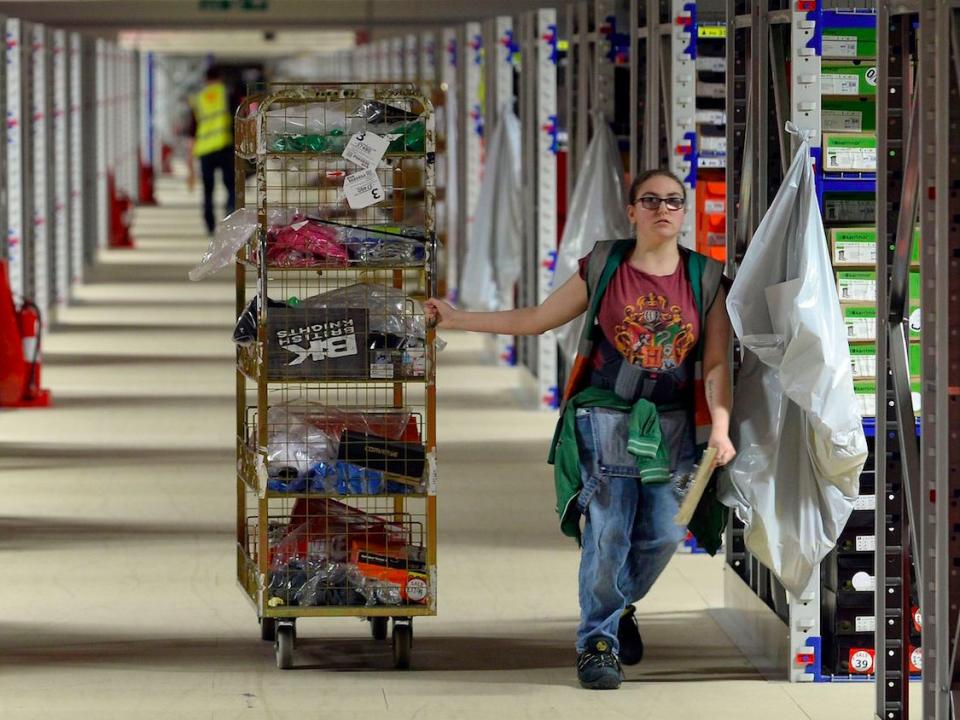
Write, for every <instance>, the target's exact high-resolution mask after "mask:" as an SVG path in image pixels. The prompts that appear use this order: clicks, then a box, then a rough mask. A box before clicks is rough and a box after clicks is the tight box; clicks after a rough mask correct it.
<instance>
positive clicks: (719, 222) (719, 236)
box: [697, 171, 727, 262]
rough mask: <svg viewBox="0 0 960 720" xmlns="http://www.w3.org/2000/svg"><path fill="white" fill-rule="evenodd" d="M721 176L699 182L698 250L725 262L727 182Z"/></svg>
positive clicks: (719, 174) (721, 174) (720, 174)
mask: <svg viewBox="0 0 960 720" xmlns="http://www.w3.org/2000/svg"><path fill="white" fill-rule="evenodd" d="M718 176H719V177H720V178H721V179H719V180H713V179H710V178H709V177H706V178H704V177H702V176H701V179H700V180H699V181H698V182H697V252H701V253H703V254H704V255H708V256H709V257H712V258H713V259H714V260H719V261H720V262H725V261H726V259H727V206H726V202H727V201H726V196H727V184H726V182H725V181H724V180H723V179H722V178H723V172H722V171H721V172H720V173H718Z"/></svg>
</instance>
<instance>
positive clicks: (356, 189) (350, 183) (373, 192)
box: [343, 169, 384, 210]
mask: <svg viewBox="0 0 960 720" xmlns="http://www.w3.org/2000/svg"><path fill="white" fill-rule="evenodd" d="M343 193H344V195H345V196H346V198H347V204H348V205H350V207H351V209H353V210H362V209H363V208H365V207H370V206H371V205H376V204H377V203H378V202H382V201H383V197H384V192H383V185H381V184H380V178H379V177H377V171H376V170H373V169H367V170H361V171H360V172H356V173H353V175H347V177H346V178H344V180H343Z"/></svg>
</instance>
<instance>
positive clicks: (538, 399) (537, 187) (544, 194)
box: [511, 9, 560, 410]
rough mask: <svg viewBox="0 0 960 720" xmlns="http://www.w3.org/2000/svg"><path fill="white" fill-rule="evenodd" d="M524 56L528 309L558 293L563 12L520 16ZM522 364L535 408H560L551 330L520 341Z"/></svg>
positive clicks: (522, 298) (523, 281)
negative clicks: (559, 19)
mask: <svg viewBox="0 0 960 720" xmlns="http://www.w3.org/2000/svg"><path fill="white" fill-rule="evenodd" d="M511 42H515V43H516V44H517V45H518V49H519V52H520V55H521V57H522V58H525V60H524V61H523V62H522V63H521V68H520V77H519V94H520V103H519V104H520V113H519V115H520V124H521V128H522V141H521V144H522V153H523V154H522V158H523V163H522V172H523V177H522V182H521V184H522V186H523V192H524V196H523V203H522V204H523V209H524V219H523V228H524V232H523V236H524V238H523V270H522V274H521V278H520V282H519V286H518V298H519V303H520V305H522V306H533V305H537V304H539V303H541V302H543V301H544V300H546V298H547V296H549V294H550V292H551V291H552V290H553V287H552V284H553V272H554V267H555V265H556V259H557V243H558V232H557V226H558V219H557V211H558V196H557V193H558V174H559V173H558V162H559V149H560V148H559V139H558V135H559V120H558V117H557V115H558V109H557V89H558V88H557V64H558V62H559V60H560V51H559V49H558V45H559V42H560V33H559V30H558V27H557V12H556V10H553V9H546V10H536V11H532V12H529V13H524V14H522V15H521V16H520V17H519V22H518V25H517V31H516V33H515V39H514V38H513V37H511ZM516 341H517V349H518V362H519V363H520V364H521V365H522V366H524V367H525V368H527V370H528V371H529V377H530V378H531V381H532V382H531V384H532V386H533V388H532V391H531V394H532V395H533V396H534V398H535V400H534V402H533V404H534V405H535V406H537V407H539V408H542V409H546V410H552V409H555V408H557V407H559V400H560V393H559V388H558V385H557V377H558V375H557V372H558V368H557V362H558V347H557V342H556V339H555V338H554V336H553V334H552V333H551V332H548V333H545V334H543V335H540V336H536V335H532V336H525V337H520V338H516Z"/></svg>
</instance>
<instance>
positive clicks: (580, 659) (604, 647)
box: [577, 635, 623, 690]
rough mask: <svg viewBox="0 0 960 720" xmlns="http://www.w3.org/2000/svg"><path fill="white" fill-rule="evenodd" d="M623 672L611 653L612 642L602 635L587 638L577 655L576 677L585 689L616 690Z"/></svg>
mask: <svg viewBox="0 0 960 720" xmlns="http://www.w3.org/2000/svg"><path fill="white" fill-rule="evenodd" d="M622 677H623V672H622V670H621V669H620V661H619V660H618V659H617V656H616V655H614V654H613V643H612V642H611V641H610V640H609V638H606V637H604V636H603V635H594V636H593V637H591V638H588V639H587V646H586V648H585V649H584V651H583V652H582V653H580V654H579V655H578V656H577V679H578V680H580V686H581V687H583V688H586V689H587V690H616V689H617V688H618V687H620V681H621V679H622Z"/></svg>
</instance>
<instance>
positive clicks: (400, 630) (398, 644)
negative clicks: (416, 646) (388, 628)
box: [393, 622, 413, 670]
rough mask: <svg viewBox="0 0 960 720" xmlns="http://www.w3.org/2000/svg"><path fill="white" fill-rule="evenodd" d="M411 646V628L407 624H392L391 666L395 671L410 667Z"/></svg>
mask: <svg viewBox="0 0 960 720" xmlns="http://www.w3.org/2000/svg"><path fill="white" fill-rule="evenodd" d="M412 645H413V628H412V627H411V626H410V625H409V624H408V623H396V622H395V623H394V624H393V666H394V667H395V668H396V669H397V670H407V669H408V668H409V667H410V653H411V646H412Z"/></svg>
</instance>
